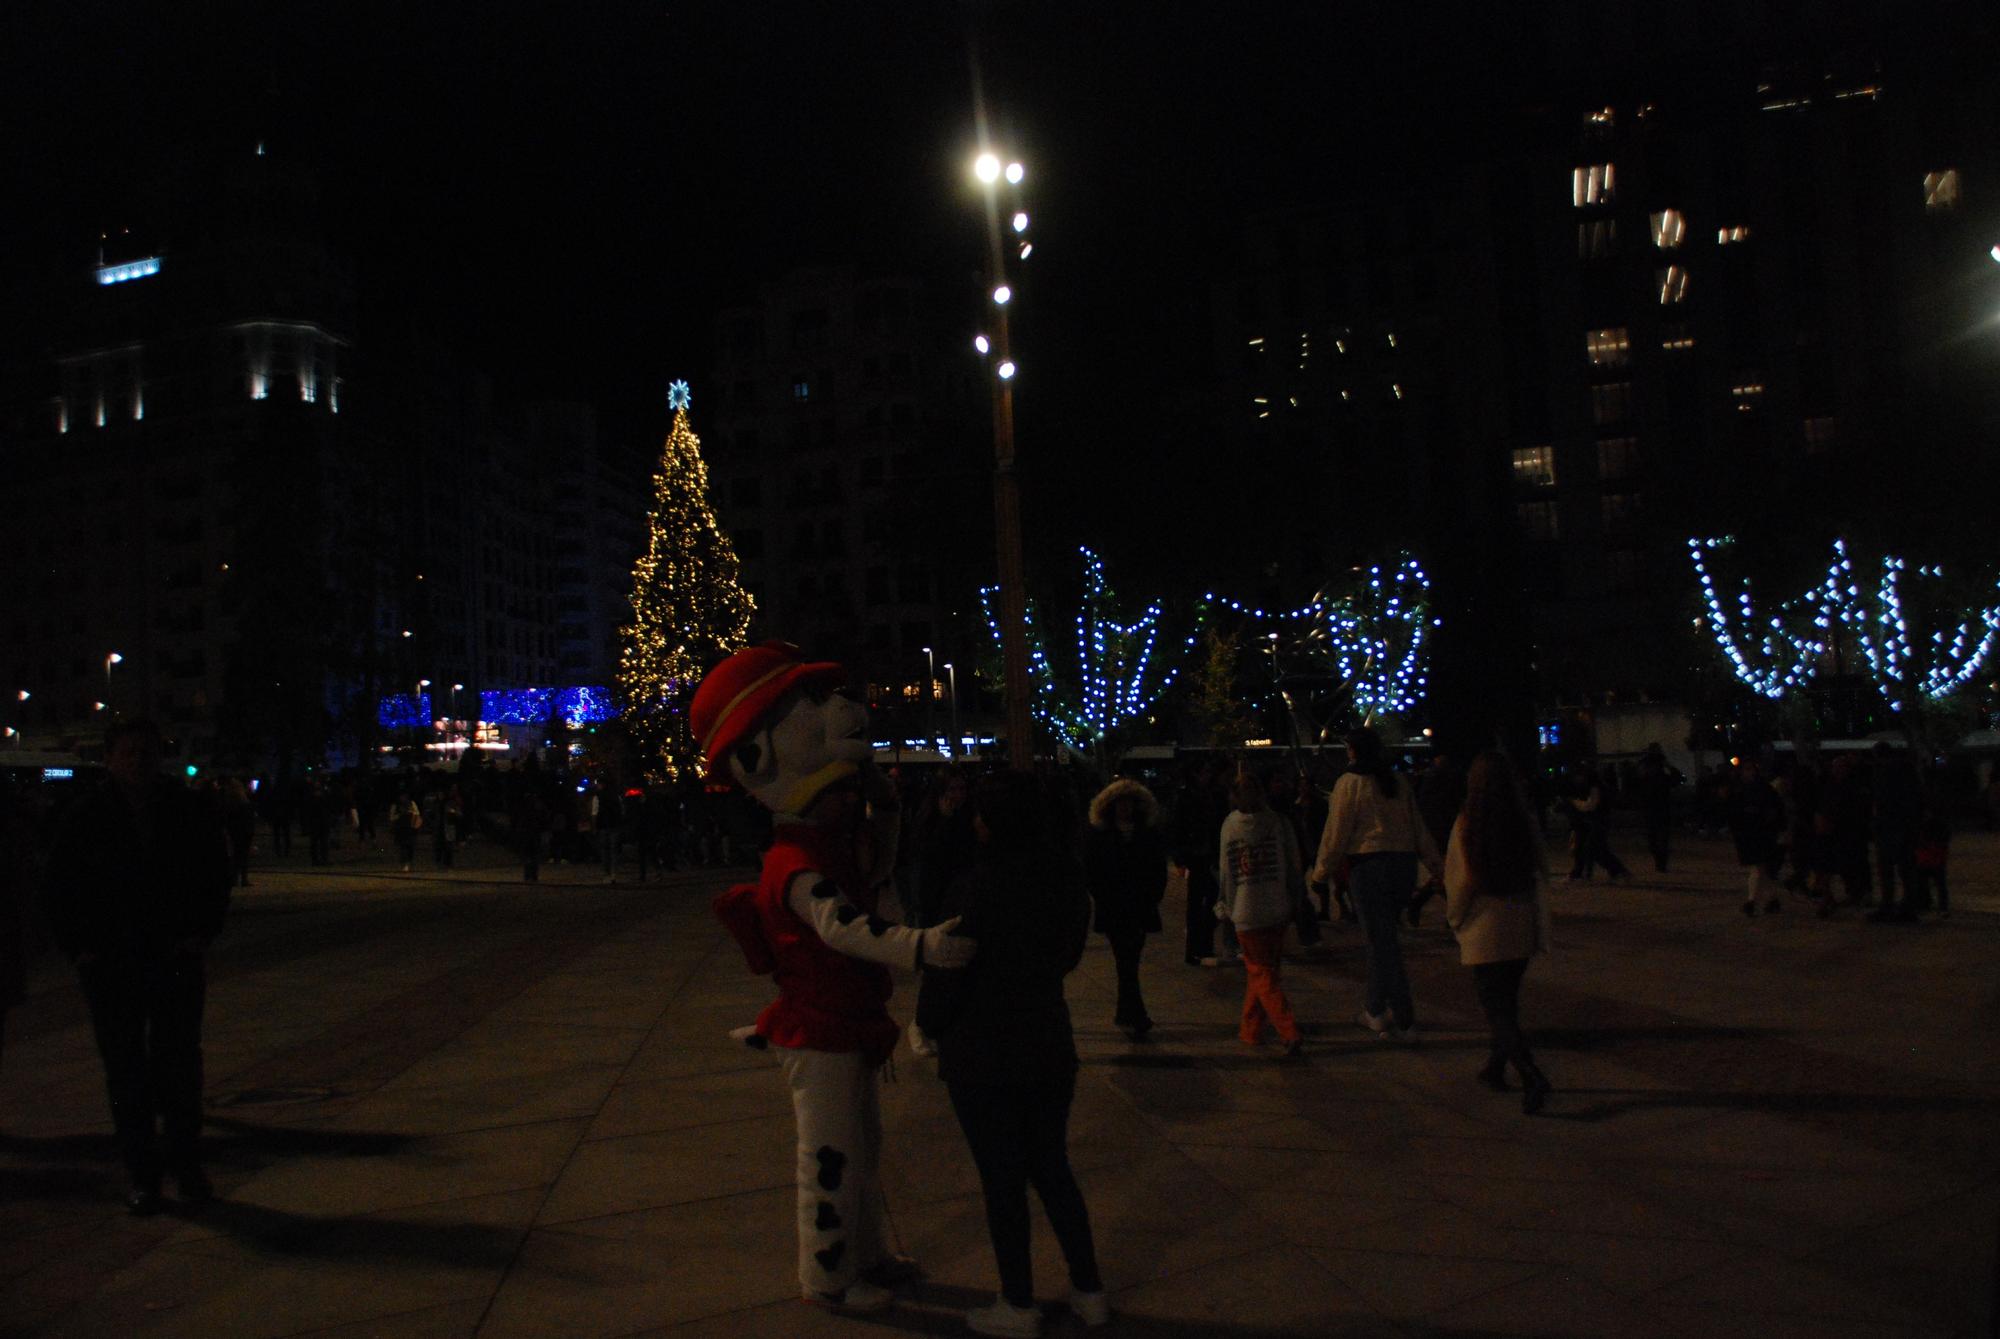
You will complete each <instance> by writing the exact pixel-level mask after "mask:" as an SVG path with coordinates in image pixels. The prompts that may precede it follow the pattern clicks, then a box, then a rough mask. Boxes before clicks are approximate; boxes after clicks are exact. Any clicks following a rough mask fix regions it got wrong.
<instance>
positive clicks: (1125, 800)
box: [1083, 779, 1167, 1041]
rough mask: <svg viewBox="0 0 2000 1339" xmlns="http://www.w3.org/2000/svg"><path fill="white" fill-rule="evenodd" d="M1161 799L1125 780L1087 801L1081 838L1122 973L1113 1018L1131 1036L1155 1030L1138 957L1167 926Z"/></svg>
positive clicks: (1100, 921)
mask: <svg viewBox="0 0 2000 1339" xmlns="http://www.w3.org/2000/svg"><path fill="white" fill-rule="evenodd" d="M1159 822H1160V804H1159V801H1158V800H1156V799H1154V798H1153V792H1152V791H1150V790H1148V789H1146V787H1144V786H1142V785H1140V784H1139V783H1138V782H1137V781H1131V780H1125V779H1120V780H1117V781H1113V782H1112V783H1111V784H1110V785H1108V786H1106V787H1105V788H1104V789H1103V790H1100V791H1099V792H1097V795H1096V797H1095V798H1093V799H1092V800H1091V802H1090V830H1089V833H1088V835H1087V836H1086V837H1085V838H1084V861H1083V865H1084V873H1085V875H1086V877H1087V878H1088V880H1089V884H1090V897H1091V901H1092V902H1093V903H1094V904H1095V906H1096V915H1097V932H1098V933H1099V934H1101V935H1103V936H1104V938H1105V939H1106V941H1108V942H1109V943H1110V945H1111V960H1112V962H1113V963H1114V964H1115V965H1116V967H1117V972H1118V1005H1117V1008H1116V1009H1115V1010H1114V1011H1113V1012H1112V1015H1111V1022H1112V1024H1113V1026H1115V1027H1121V1028H1124V1029H1125V1031H1126V1032H1127V1033H1129V1034H1130V1035H1131V1037H1132V1039H1133V1040H1134V1041H1137V1040H1139V1039H1140V1038H1142V1037H1144V1036H1145V1035H1146V1034H1147V1033H1148V1032H1151V1031H1152V1030H1153V1016H1152V1014H1150V1013H1149V1012H1147V1009H1146V997H1145V995H1144V993H1143V992H1142V991H1141V990H1140V988H1139V959H1140V958H1141V956H1143V955H1144V953H1145V951H1146V936H1147V935H1148V934H1156V933H1158V932H1159V931H1160V929H1161V928H1162V925H1161V921H1160V899H1161V898H1163V897H1165V896H1166V892H1167V841H1166V836H1165V834H1164V833H1162V832H1161V831H1160V827H1159Z"/></svg>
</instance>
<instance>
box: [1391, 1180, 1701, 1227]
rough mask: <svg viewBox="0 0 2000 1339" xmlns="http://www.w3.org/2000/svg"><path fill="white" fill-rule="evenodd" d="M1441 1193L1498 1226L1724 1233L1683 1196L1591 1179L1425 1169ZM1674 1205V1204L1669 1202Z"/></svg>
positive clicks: (1445, 1197) (1430, 1182)
mask: <svg viewBox="0 0 2000 1339" xmlns="http://www.w3.org/2000/svg"><path fill="white" fill-rule="evenodd" d="M1423 1180H1424V1182H1425V1184H1427V1185H1428V1186H1429V1187H1430V1189H1431V1190H1432V1191H1433V1193H1435V1194H1436V1195H1437V1196H1438V1197H1439V1198H1440V1199H1442V1200H1445V1201H1446V1202H1448V1203H1451V1204H1456V1205H1458V1206H1459V1207H1460V1208H1462V1209H1465V1210H1466V1211H1467V1212H1469V1213H1472V1214H1474V1215H1476V1216H1477V1217H1478V1218H1480V1219H1481V1220H1482V1221H1484V1222H1488V1223H1491V1224H1492V1225H1493V1226H1495V1227H1513V1228H1542V1229H1547V1230H1552V1231H1566V1232H1599V1233H1610V1234H1613V1235H1623V1236H1634V1237H1679V1238H1685V1239H1691V1240H1696V1241H1714V1240H1721V1239H1723V1238H1724V1236H1725V1234H1724V1233H1723V1231H1722V1230H1721V1229H1720V1228H1718V1227H1717V1226H1716V1225H1715V1224H1714V1223H1713V1222H1711V1221H1710V1220H1708V1219H1707V1218H1706V1216H1697V1215H1696V1214H1695V1213H1694V1212H1693V1211H1692V1210H1691V1209H1689V1208H1688V1207H1686V1204H1685V1201H1683V1200H1681V1199H1678V1198H1674V1197H1668V1196H1659V1195H1648V1194H1645V1193H1642V1192H1638V1191H1633V1190H1626V1189H1621V1188H1618V1187H1614V1186H1610V1185H1606V1184H1603V1183H1602V1182H1589V1181H1552V1180H1541V1179H1533V1178H1520V1177H1494V1176H1465V1175H1458V1174H1455V1173H1444V1172H1437V1171H1431V1170H1428V1169H1426V1170H1425V1172H1424V1173H1423ZM1669 1206H1671V1207H1669Z"/></svg>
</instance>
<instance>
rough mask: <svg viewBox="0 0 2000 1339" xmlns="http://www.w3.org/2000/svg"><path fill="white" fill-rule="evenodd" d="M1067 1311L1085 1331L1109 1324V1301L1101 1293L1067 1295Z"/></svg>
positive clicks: (1073, 1293)
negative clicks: (1080, 1322)
mask: <svg viewBox="0 0 2000 1339" xmlns="http://www.w3.org/2000/svg"><path fill="white" fill-rule="evenodd" d="M1069 1309H1070V1311H1071V1313H1072V1314H1074V1315H1075V1316H1076V1318H1077V1319H1078V1320H1080V1321H1082V1322H1083V1323H1084V1326H1085V1328H1087V1329H1092V1330H1094V1329H1096V1328H1097V1327H1098V1326H1100V1325H1109V1324H1110V1323H1111V1299H1110V1298H1108V1297H1106V1296H1105V1295H1104V1294H1103V1293H1101V1292H1094V1293H1085V1292H1072V1293H1071V1294H1070V1295H1069Z"/></svg>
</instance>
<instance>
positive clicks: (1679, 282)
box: [1655, 265, 1688, 307]
mask: <svg viewBox="0 0 2000 1339" xmlns="http://www.w3.org/2000/svg"><path fill="white" fill-rule="evenodd" d="M1655 277H1656V278H1657V279H1658V280H1659V281H1660V305H1661V306H1663V307H1670V306H1673V305H1674V304H1675V303H1677V302H1686V301H1687V295H1688V272H1687V271H1686V270H1685V269H1683V268H1682V267H1681V266H1679V265H1669V266H1667V268H1666V269H1664V270H1661V271H1659V272H1658V274H1657V275H1656V276H1655Z"/></svg>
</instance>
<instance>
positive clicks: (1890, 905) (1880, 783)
mask: <svg viewBox="0 0 2000 1339" xmlns="http://www.w3.org/2000/svg"><path fill="white" fill-rule="evenodd" d="M1874 797H1875V876H1876V878H1877V879H1879V880H1880V881H1881V885H1882V905H1881V908H1880V909H1879V910H1877V911H1876V912H1875V913H1874V914H1873V915H1871V916H1870V917H1869V918H1868V919H1869V920H1871V921H1914V920H1915V919H1917V910H1918V909H1917V905H1916V897H1917V889H1916V882H1917V825H1918V824H1919V823H1920V822H1922V821H1923V813H1924V799H1923V790H1922V783H1921V782H1919V781H1918V779H1917V773H1916V769H1915V768H1913V767H1912V766H1911V765H1910V760H1909V758H1908V757H1906V756H1905V755H1904V754H1903V753H1902V752H1901V751H1899V750H1897V749H1894V748H1891V747H1890V746H1889V745H1888V744H1887V743H1886V742H1885V743H1878V744H1876V745H1875V778H1874ZM1898 884H1900V885H1901V888H1902V899H1901V902H1900V904H1899V903H1898V901H1897V886H1898Z"/></svg>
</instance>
